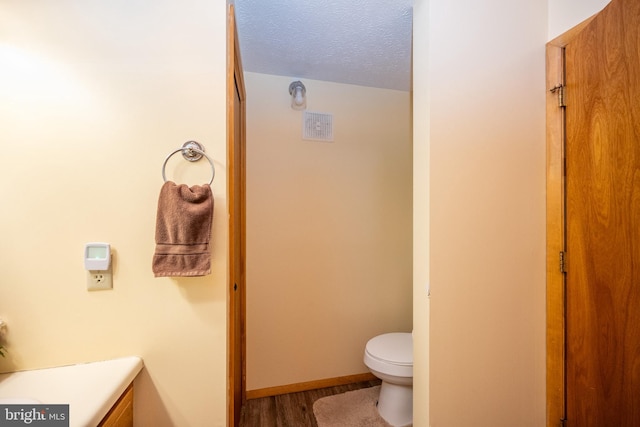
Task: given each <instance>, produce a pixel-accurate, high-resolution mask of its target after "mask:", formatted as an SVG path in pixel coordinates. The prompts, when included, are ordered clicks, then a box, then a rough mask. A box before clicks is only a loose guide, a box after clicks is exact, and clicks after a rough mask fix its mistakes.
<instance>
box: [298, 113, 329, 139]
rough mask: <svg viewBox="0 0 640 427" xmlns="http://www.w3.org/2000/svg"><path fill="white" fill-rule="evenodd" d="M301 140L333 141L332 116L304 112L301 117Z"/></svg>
mask: <svg viewBox="0 0 640 427" xmlns="http://www.w3.org/2000/svg"><path fill="white" fill-rule="evenodd" d="M302 139H307V140H311V141H333V114H327V113H315V112H313V111H305V112H304V114H303V116H302Z"/></svg>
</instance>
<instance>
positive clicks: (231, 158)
mask: <svg viewBox="0 0 640 427" xmlns="http://www.w3.org/2000/svg"><path fill="white" fill-rule="evenodd" d="M227 13H228V16H227V83H226V84H227V204H228V211H229V229H228V230H229V234H228V236H227V239H228V244H229V253H228V258H229V264H228V268H229V270H228V271H229V272H228V279H229V280H228V282H227V426H229V427H235V426H237V425H238V424H239V422H240V420H239V416H238V415H237V414H239V408H238V406H239V405H240V406H241V405H242V403H244V402H245V400H246V386H245V382H246V333H245V329H246V327H245V319H246V297H245V291H246V283H245V272H246V240H245V236H246V234H245V231H246V156H245V150H246V134H245V129H246V104H245V101H246V92H245V86H244V77H243V72H242V61H241V58H240V46H239V42H238V32H237V29H236V23H235V11H234V5H233V4H230V5H229V6H228V12H227ZM236 91H237V92H238V93H239V98H240V117H239V118H238V117H236V114H235V109H234V102H235V95H236ZM236 119H238V120H239V121H240V123H239V124H240V126H241V129H240V141H238V143H239V144H240V146H241V149H240V153H237V152H236V150H235V143H236V141H235V132H234V130H235V126H236ZM236 162H237V163H236ZM236 164H237V165H239V168H240V182H236V180H235V168H236ZM237 186H240V201H239V202H240V212H239V217H240V221H239V222H240V223H239V224H238V223H236V220H235V216H234V214H235V210H234V209H235V193H234V190H235V188H236V187H237ZM237 232H240V233H241V238H240V248H239V254H240V256H239V259H236V258H235V255H234V254H235V253H236V252H235V251H236V246H235V244H236V243H235V239H234V238H233V236H234V235H235V233H237ZM238 264H239V267H240V269H241V271H242V273H241V276H242V277H236V276H235V271H236V266H238ZM236 284H237V286H238V287H239V291H238V292H236V291H235V290H234V286H235V285H236ZM237 295H239V297H240V301H239V307H240V308H239V310H240V313H239V314H238V315H239V317H240V325H239V326H240V327H239V330H238V328H236V327H235V316H236V310H235V304H234V302H235V298H236V296H237ZM238 340H240V348H241V352H240V354H236V350H235V349H236V343H237V342H238ZM238 363H240V365H241V367H240V369H241V383H240V384H237V383H236V380H235V375H234V373H235V367H236V365H237V364H238ZM238 388H240V396H241V399H240V402H238V401H236V392H237V389H238Z"/></svg>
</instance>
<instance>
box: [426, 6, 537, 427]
mask: <svg viewBox="0 0 640 427" xmlns="http://www.w3.org/2000/svg"><path fill="white" fill-rule="evenodd" d="M429 4H430V8H429V21H428V27H429V34H428V38H429V40H428V42H429V52H428V102H429V119H428V122H429V126H430V128H429V152H430V177H429V179H430V204H429V206H430V249H429V251H430V253H429V256H430V286H431V296H430V344H429V345H430V347H429V349H430V352H429V355H430V405H431V407H430V425H431V426H434V427H443V426H477V427H484V426H486V427H489V426H491V427H496V426H513V425H517V426H521V427H527V426H528V427H539V426H542V425H544V424H545V91H546V89H545V86H544V72H545V71H544V45H545V43H546V41H547V5H546V4H545V3H544V2H540V1H537V0H528V1H520V2H512V1H508V0H491V1H489V0H486V1H483V2H479V3H471V2H468V1H460V0H431V1H430V2H429ZM416 45H418V44H417V43H414V46H416ZM417 97H418V95H417V94H416V98H417ZM419 120H420V118H419V117H415V118H414V121H415V122H416V123H417V122H418V121H419ZM416 286H418V285H416ZM415 363H416V364H417V363H419V362H418V361H415ZM427 425H429V424H428V423H427V421H426V420H420V422H419V423H416V427H424V426H427Z"/></svg>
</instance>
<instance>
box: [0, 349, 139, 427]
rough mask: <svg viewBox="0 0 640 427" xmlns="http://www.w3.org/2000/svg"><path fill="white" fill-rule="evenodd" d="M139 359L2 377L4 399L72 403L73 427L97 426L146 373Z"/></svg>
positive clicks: (0, 378)
mask: <svg viewBox="0 0 640 427" xmlns="http://www.w3.org/2000/svg"><path fill="white" fill-rule="evenodd" d="M142 367H143V363H142V359H141V358H140V357H137V356H130V357H123V358H119V359H111V360H104V361H100V362H91V363H82V364H78V365H69V366H60V367H56V368H45V369H34V370H29V371H18V372H11V373H6V374H0V398H23V399H35V400H38V401H40V402H42V403H43V404H69V421H70V427H94V426H97V425H98V423H99V422H100V421H101V420H102V418H103V417H104V416H105V415H106V414H107V412H109V409H111V407H112V406H113V404H114V403H116V401H117V400H118V398H119V397H120V395H121V394H122V393H123V392H124V391H125V390H126V389H127V387H128V386H129V384H131V382H132V381H133V379H134V378H135V377H136V375H138V373H139V372H140V371H141V370H142Z"/></svg>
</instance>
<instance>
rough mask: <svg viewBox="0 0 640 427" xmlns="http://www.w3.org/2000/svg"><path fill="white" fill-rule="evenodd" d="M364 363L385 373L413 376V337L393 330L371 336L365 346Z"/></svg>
mask: <svg viewBox="0 0 640 427" xmlns="http://www.w3.org/2000/svg"><path fill="white" fill-rule="evenodd" d="M364 363H365V365H367V366H368V367H369V368H370V369H372V370H374V371H378V372H381V373H383V374H387V375H394V376H397V377H413V337H412V336H411V334H410V333H405V332H393V333H389V334H383V335H378V336H377V337H374V338H371V339H370V340H369V341H368V342H367V345H366V347H365V352H364Z"/></svg>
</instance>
